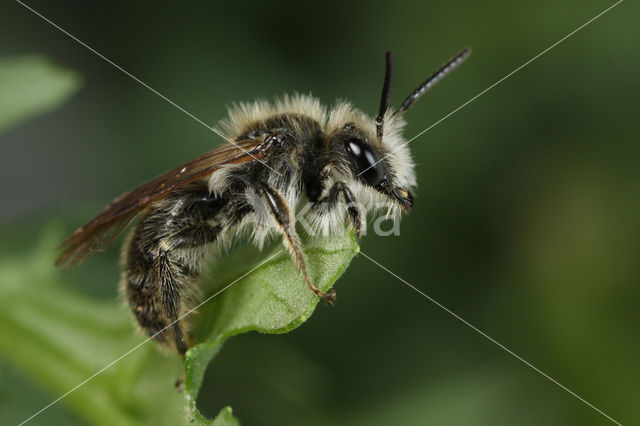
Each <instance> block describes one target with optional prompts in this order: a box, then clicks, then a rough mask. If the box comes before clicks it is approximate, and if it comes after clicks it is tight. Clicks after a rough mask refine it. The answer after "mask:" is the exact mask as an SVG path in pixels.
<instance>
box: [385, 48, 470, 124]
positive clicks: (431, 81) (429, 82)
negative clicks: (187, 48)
mask: <svg viewBox="0 0 640 426" xmlns="http://www.w3.org/2000/svg"><path fill="white" fill-rule="evenodd" d="M470 54H471V49H470V48H468V47H465V48H464V49H462V51H461V52H460V53H458V54H457V55H456V56H454V57H453V58H451V59H450V60H449V61H447V63H445V64H444V65H443V66H442V67H441V68H440V69H439V70H438V71H436V72H434V73H433V74H432V75H431V76H430V77H429V78H427V79H426V80H425V81H423V82H422V84H420V86H418V88H417V89H415V90H414V91H413V92H411V94H410V95H409V96H407V98H406V99H405V100H404V101H403V102H402V105H400V108H398V111H396V114H395V115H396V116H397V117H400V116H401V115H402V114H404V113H405V112H407V110H408V109H409V108H411V107H412V106H413V104H414V103H416V101H417V100H418V99H420V97H421V96H422V95H424V94H425V93H426V92H427V91H428V90H429V89H431V88H432V87H433V86H434V85H435V84H436V83H437V82H438V81H440V80H441V79H442V78H443V77H444V76H445V75H447V74H449V73H450V72H451V71H453V70H454V69H455V68H456V67H457V66H458V65H460V64H461V63H462V62H463V61H464V60H465V59H467V58H468V57H469V55H470Z"/></svg>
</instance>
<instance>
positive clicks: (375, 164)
mask: <svg viewBox="0 0 640 426" xmlns="http://www.w3.org/2000/svg"><path fill="white" fill-rule="evenodd" d="M469 54H470V49H468V48H466V49H464V50H462V51H461V52H460V53H458V54H457V55H456V56H454V57H453V58H452V59H450V60H449V61H448V62H446V63H445V64H444V65H443V66H442V67H441V68H440V69H438V70H437V71H436V72H435V73H434V74H432V75H431V76H430V77H429V78H427V79H426V80H425V81H424V82H422V83H421V84H420V85H419V86H418V87H417V88H416V89H415V90H414V91H413V92H411V94H409V96H407V98H406V99H405V100H404V101H403V102H402V104H401V105H400V107H399V108H398V109H397V110H395V111H394V110H393V109H391V108H390V107H389V93H390V91H391V83H392V79H393V56H392V55H391V52H387V54H386V70H385V77H384V84H383V89H382V96H381V100H380V109H379V112H378V114H377V116H376V117H375V118H371V117H370V116H368V115H366V114H365V113H363V112H361V111H360V110H358V109H356V108H354V107H353V106H352V105H351V104H349V103H347V102H338V103H337V104H336V105H335V106H333V107H332V108H330V109H327V108H325V107H323V106H322V105H321V104H320V102H319V101H318V100H317V99H315V98H313V97H311V96H310V95H294V96H284V97H283V98H282V99H280V100H278V101H276V102H274V103H269V102H266V101H258V102H255V103H250V104H246V103H240V104H236V105H234V106H232V107H231V108H230V109H229V116H228V118H227V119H226V120H223V121H222V122H221V128H222V129H223V131H222V134H223V135H225V136H226V137H227V138H228V141H229V143H227V144H225V145H222V146H220V147H218V148H216V149H214V150H212V151H210V152H208V153H206V154H204V155H202V156H200V157H197V158H195V159H193V160H191V161H189V162H187V163H184V164H182V165H180V166H178V167H176V168H175V169H173V170H170V171H168V172H166V173H164V174H162V175H160V176H158V177H157V178H155V179H153V180H151V181H149V182H147V183H145V184H143V185H141V186H139V187H137V188H136V189H134V190H132V191H130V192H127V193H125V194H123V195H122V196H120V197H118V198H116V199H115V200H114V201H113V202H112V203H111V204H109V205H108V206H107V207H106V208H105V209H104V210H102V212H100V214H98V215H97V216H96V217H95V218H93V219H92V220H91V221H90V222H89V223H87V224H86V225H84V226H82V227H81V228H79V229H77V230H76V231H75V232H74V233H73V234H72V235H71V236H69V237H68V238H67V239H66V240H65V241H64V242H63V243H62V244H61V249H62V254H61V255H60V257H59V258H58V260H57V262H56V265H57V266H62V267H72V266H76V265H78V264H79V263H80V262H82V261H83V260H84V259H85V258H86V257H87V256H89V255H91V254H92V253H94V252H96V251H98V250H104V249H105V248H106V246H108V245H109V244H110V243H111V242H113V240H114V239H115V238H116V237H117V236H118V235H119V234H120V233H121V232H122V231H123V230H124V229H125V228H126V227H127V226H128V225H129V224H130V223H131V222H132V221H133V220H134V219H135V218H136V217H138V221H137V224H136V226H135V227H134V229H133V230H132V231H131V233H130V235H129V238H128V239H127V241H126V243H125V245H124V248H123V253H122V264H123V273H122V280H121V286H122V290H123V294H124V295H125V296H126V298H127V299H128V302H129V306H130V309H131V312H132V313H133V316H134V318H135V320H136V321H137V323H138V324H139V326H140V327H141V328H142V330H144V331H145V332H146V333H147V334H149V335H150V336H152V337H153V338H154V339H155V340H156V341H157V342H159V343H160V344H162V345H164V346H166V347H169V348H172V349H174V350H175V351H177V352H178V353H179V354H181V355H184V354H185V352H186V351H187V349H188V348H189V347H190V346H191V345H192V343H193V342H192V340H193V338H192V337H191V336H190V333H189V328H188V324H187V323H186V321H185V320H183V319H181V318H182V316H183V315H185V314H186V313H187V312H189V310H190V306H193V302H194V299H195V296H194V295H196V294H197V291H196V287H197V279H198V276H199V275H200V273H201V271H202V269H203V266H204V264H205V263H206V253H207V252H208V250H207V247H208V246H210V245H211V244H213V243H222V244H225V242H227V243H228V242H229V241H231V240H233V239H234V238H236V237H237V236H238V235H241V234H242V233H243V232H244V231H246V232H248V233H249V234H250V239H251V240H252V241H253V242H254V243H255V244H257V245H258V246H259V247H262V246H263V244H264V242H265V241H266V240H267V239H268V238H269V237H270V236H272V235H274V234H275V235H278V234H280V235H282V240H283V243H284V246H285V247H286V248H287V249H288V251H289V253H290V255H291V258H292V260H293V262H294V263H295V265H296V267H297V269H298V271H299V273H300V275H301V277H302V279H303V280H304V282H305V283H306V285H307V286H308V288H309V289H310V290H311V291H312V292H313V293H314V294H315V295H317V296H318V297H321V298H324V299H326V301H327V303H332V302H333V301H334V300H335V291H333V289H332V290H330V291H329V292H328V293H325V292H323V291H322V290H320V289H319V288H317V287H316V286H315V285H314V284H313V282H312V281H311V279H310V277H309V273H308V272H307V267H306V262H305V256H304V252H303V248H302V244H301V241H300V238H299V236H298V234H297V233H296V216H295V213H296V209H297V208H298V207H300V206H301V205H302V204H303V203H305V205H310V206H311V208H310V209H308V212H307V213H306V214H307V216H308V217H309V223H312V224H314V227H315V229H318V230H322V231H323V232H325V233H326V232H334V231H335V230H336V229H337V227H338V226H342V227H343V226H344V223H345V220H346V221H347V223H348V226H349V227H351V229H352V230H353V232H354V234H355V235H356V236H358V237H359V236H360V235H361V233H362V231H363V230H364V229H365V228H366V212H368V211H371V210H372V209H377V208H379V207H380V206H384V207H385V208H386V209H387V210H388V211H390V212H392V214H399V213H401V212H408V211H410V210H411V208H412V207H413V196H412V195H411V191H412V189H413V188H414V187H415V185H416V177H415V173H414V163H413V160H412V158H411V154H410V152H409V149H408V147H407V141H406V140H405V139H404V138H403V136H402V129H403V127H404V126H405V121H404V119H403V115H404V114H405V112H407V110H409V108H411V106H412V105H414V103H415V102H416V101H417V100H418V99H419V98H420V97H421V96H422V95H423V94H424V93H425V92H427V91H428V90H429V89H430V88H431V87H433V85H434V84H435V83H436V82H438V81H439V80H440V79H441V78H442V77H444V76H445V75H446V74H448V73H449V72H450V71H451V70H453V69H454V68H455V67H457V66H458V65H459V64H460V63H462V61H463V60H464V59H466V58H467V57H468V56H469ZM218 132H220V131H218Z"/></svg>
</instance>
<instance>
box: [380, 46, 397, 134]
mask: <svg viewBox="0 0 640 426" xmlns="http://www.w3.org/2000/svg"><path fill="white" fill-rule="evenodd" d="M385 59H386V68H385V71H384V84H383V86H382V96H381V97H380V111H379V112H378V116H377V117H376V134H377V136H378V140H382V133H383V132H384V114H385V113H386V112H387V109H389V93H391V83H392V82H393V53H391V51H390V50H388V51H387V54H386V56H385Z"/></svg>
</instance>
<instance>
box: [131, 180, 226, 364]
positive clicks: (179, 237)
mask: <svg viewBox="0 0 640 426" xmlns="http://www.w3.org/2000/svg"><path fill="white" fill-rule="evenodd" d="M226 204H227V202H226V200H220V199H216V198H212V197H210V196H209V195H208V192H207V191H206V188H203V187H202V186H201V185H193V186H190V187H187V188H186V189H185V190H184V191H183V192H182V193H176V194H175V195H174V196H173V197H171V198H169V199H166V200H163V201H162V202H161V203H158V204H156V205H153V206H152V207H151V208H150V209H149V210H148V211H147V212H146V213H145V215H144V216H143V217H142V218H141V219H140V222H139V223H138V225H137V226H136V228H135V229H134V230H133V232H132V234H131V237H130V238H129V241H128V242H127V244H126V245H125V249H124V252H123V264H124V272H123V278H122V290H123V293H124V295H125V296H126V298H127V300H128V302H129V306H130V308H131V311H132V313H133V315H134V318H135V319H136V321H137V323H138V324H139V326H140V327H141V328H142V330H144V331H145V332H146V333H147V334H148V335H149V336H150V337H153V338H154V339H155V340H156V341H158V342H160V343H162V344H165V345H167V346H169V347H173V348H175V349H176V350H177V351H178V352H179V353H180V354H184V353H185V352H186V350H187V349H188V348H189V346H190V337H189V331H188V327H187V321H186V318H183V317H185V314H186V313H188V311H189V309H191V308H192V300H193V299H194V298H193V295H195V294H196V293H197V291H196V288H195V287H196V280H197V278H198V276H199V275H200V271H201V267H202V263H203V260H204V252H205V250H204V246H205V245H206V244H208V243H211V242H214V241H215V240H216V239H217V237H218V235H219V234H220V232H221V231H222V226H220V225H219V224H218V222H217V221H216V219H215V218H216V215H217V214H218V213H219V212H220V209H221V208H222V207H224V206H225V205H226Z"/></svg>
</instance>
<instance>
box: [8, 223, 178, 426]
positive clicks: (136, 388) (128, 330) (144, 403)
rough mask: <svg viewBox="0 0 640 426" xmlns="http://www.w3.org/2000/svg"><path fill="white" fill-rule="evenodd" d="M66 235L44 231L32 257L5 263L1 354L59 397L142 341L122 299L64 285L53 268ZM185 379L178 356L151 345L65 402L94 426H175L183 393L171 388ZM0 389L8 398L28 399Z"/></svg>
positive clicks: (42, 402)
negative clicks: (88, 294) (101, 297)
mask: <svg viewBox="0 0 640 426" xmlns="http://www.w3.org/2000/svg"><path fill="white" fill-rule="evenodd" d="M61 236H62V233H60V232H51V231H49V232H45V234H44V236H43V239H42V241H41V242H40V244H39V245H38V247H36V248H34V249H33V251H32V252H31V253H29V254H27V255H13V256H10V257H3V258H2V259H1V260H0V323H2V324H3V326H2V333H0V355H1V356H2V357H3V358H4V359H6V360H7V361H8V362H10V363H11V364H13V365H15V366H16V367H18V368H19V369H20V370H22V371H23V372H25V373H27V375H29V376H30V377H31V378H32V379H33V380H34V381H36V382H37V383H39V384H40V386H42V387H44V388H45V389H47V390H48V391H49V392H51V394H52V395H56V396H59V395H62V394H64V393H66V392H67V391H69V390H71V389H72V388H74V387H75V386H77V385H79V384H81V383H82V382H83V381H84V380H86V379H87V378H89V377H90V376H92V375H93V374H95V373H96V372H97V371H99V370H101V369H102V368H103V367H105V366H106V365H108V364H109V363H111V362H113V361H114V360H115V359H117V358H118V357H120V356H121V355H123V354H125V353H126V352H127V351H129V350H130V349H131V348H133V347H134V346H136V345H137V344H139V343H140V342H141V341H142V338H141V337H140V335H137V334H136V332H135V330H134V327H133V326H132V324H131V319H130V317H129V316H128V315H127V312H126V311H125V310H124V309H122V308H121V306H120V303H119V302H118V301H117V300H109V301H99V300H95V299H92V298H88V297H84V296H81V295H79V294H77V293H74V292H72V291H70V290H68V289H67V288H65V286H64V284H63V282H62V275H63V273H62V272H61V271H60V270H57V269H55V268H54V267H53V261H54V260H55V253H56V250H55V247H56V246H57V244H58V243H59V242H60V239H61ZM87 285H91V283H87ZM114 285H115V283H114ZM180 374H181V373H180V365H179V363H178V362H176V359H174V358H169V357H165V356H163V355H162V354H161V353H160V352H159V351H158V350H157V349H156V348H154V347H153V345H152V344H146V345H144V346H142V347H140V348H139V349H138V350H136V351H134V352H132V353H131V354H130V355H128V356H126V357H125V358H123V359H122V360H121V361H119V362H118V363H116V364H114V365H113V366H112V367H110V368H109V369H107V370H106V371H104V372H103V373H102V374H100V375H98V376H96V377H95V378H93V379H92V380H90V381H88V382H86V384H83V385H82V386H80V387H79V388H78V389H77V390H75V391H73V392H72V393H70V394H69V395H68V396H66V397H65V398H64V399H63V400H62V401H61V403H63V404H65V405H66V406H67V407H70V408H71V409H72V410H73V411H74V412H75V413H76V414H77V415H79V416H80V417H82V418H84V419H86V420H87V421H89V422H91V423H92V424H96V425H113V424H118V425H139V424H142V423H147V424H151V423H152V424H165V425H173V424H177V423H179V422H180V421H181V419H182V418H183V413H182V396H181V395H180V394H179V393H177V392H176V391H175V390H174V389H173V383H174V381H175V379H176V378H177V377H179V376H180ZM2 387H3V388H2V393H3V394H5V395H8V397H9V398H13V399H15V398H20V399H24V398H26V397H27V396H25V395H16V394H15V392H12V389H5V388H4V386H2ZM53 399H54V398H53V397H50V401H39V402H38V404H37V405H36V406H34V407H33V408H32V409H33V413H16V414H15V415H20V416H25V417H26V416H28V415H31V414H34V413H35V412H36V411H37V410H39V409H40V408H42V407H44V406H45V405H46V404H48V403H49V402H51V400H53ZM6 403H7V404H8V405H9V404H11V399H10V400H9V401H8V402H6ZM41 416H42V417H43V418H46V416H47V411H45V412H43V413H42V414H41ZM23 420H25V418H15V419H13V422H21V421H23ZM13 422H12V423H13ZM44 423H46V421H45V422H44Z"/></svg>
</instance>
